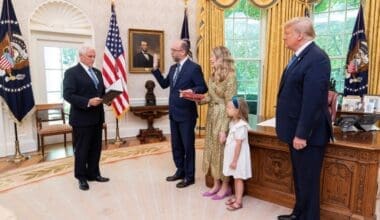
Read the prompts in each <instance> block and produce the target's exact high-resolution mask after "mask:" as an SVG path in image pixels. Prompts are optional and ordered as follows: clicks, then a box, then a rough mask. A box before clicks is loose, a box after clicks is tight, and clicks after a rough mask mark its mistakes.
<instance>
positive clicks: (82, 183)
mask: <svg viewBox="0 0 380 220" xmlns="http://www.w3.org/2000/svg"><path fill="white" fill-rule="evenodd" d="M79 189H81V190H89V189H90V186H89V185H88V183H87V180H79Z"/></svg>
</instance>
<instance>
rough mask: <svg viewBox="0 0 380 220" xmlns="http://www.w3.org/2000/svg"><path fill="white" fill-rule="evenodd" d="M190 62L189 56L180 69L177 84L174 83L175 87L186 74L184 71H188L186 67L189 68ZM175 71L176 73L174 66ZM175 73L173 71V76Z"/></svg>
mask: <svg viewBox="0 0 380 220" xmlns="http://www.w3.org/2000/svg"><path fill="white" fill-rule="evenodd" d="M189 62H190V61H189V58H188V59H187V60H186V61H185V62H184V63H183V65H182V67H181V70H180V71H179V73H178V76H177V80H176V83H175V85H173V86H174V87H175V86H176V85H178V83H179V82H180V81H181V78H182V76H183V75H184V73H185V72H186V68H187V65H188V63H189ZM174 73H175V67H174ZM174 73H173V76H172V77H174ZM172 82H173V80H172Z"/></svg>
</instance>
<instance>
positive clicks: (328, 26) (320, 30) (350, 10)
mask: <svg viewBox="0 0 380 220" xmlns="http://www.w3.org/2000/svg"><path fill="white" fill-rule="evenodd" d="M359 4H360V0H322V1H321V2H320V3H318V4H316V5H315V7H314V13H313V16H314V25H315V31H316V32H317V38H316V42H317V44H318V45H319V46H320V47H321V48H322V49H324V50H325V51H326V53H327V54H328V55H329V57H330V59H331V78H334V79H335V80H336V87H335V88H336V91H337V92H339V93H342V92H343V89H344V77H345V65H346V56H347V50H348V46H349V44H350V39H351V35H352V30H353V27H354V25H355V20H356V16H357V13H358V10H359Z"/></svg>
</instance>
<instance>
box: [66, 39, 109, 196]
mask: <svg viewBox="0 0 380 220" xmlns="http://www.w3.org/2000/svg"><path fill="white" fill-rule="evenodd" d="M94 61H95V49H94V48H92V47H82V48H80V49H79V63H78V64H77V65H76V66H74V67H71V68H70V69H68V70H67V71H66V72H65V77H64V79H63V97H64V99H65V100H66V101H67V102H69V103H70V117H69V123H70V125H71V126H72V127H73V148H74V156H75V166H74V175H75V178H77V179H78V181H79V189H81V190H88V189H89V185H88V183H87V181H97V182H107V181H109V178H106V177H102V176H101V175H100V170H99V160H100V153H101V150H102V126H103V123H104V110H103V104H102V99H101V98H100V97H102V96H103V95H104V91H105V90H104V84H103V78H102V74H101V73H100V71H99V70H98V69H95V68H94V67H93V64H94Z"/></svg>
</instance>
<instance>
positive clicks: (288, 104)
mask: <svg viewBox="0 0 380 220" xmlns="http://www.w3.org/2000/svg"><path fill="white" fill-rule="evenodd" d="M314 38H315V32H314V28H313V24H312V21H311V20H310V18H306V17H299V18H294V19H292V20H290V21H288V22H287V23H286V24H285V26H284V37H283V39H284V43H285V46H286V47H287V48H288V49H290V50H292V51H294V52H295V56H293V58H292V59H291V61H290V62H289V64H288V65H287V67H286V68H285V70H284V72H283V74H282V78H281V82H280V87H279V92H278V95H277V107H276V132H277V136H278V138H279V139H280V140H282V141H284V142H286V143H288V145H289V150H290V156H291V162H292V167H293V179H294V188H295V196H296V203H295V206H294V208H293V212H292V213H291V214H290V215H282V216H278V219H279V220H288V219H297V220H314V219H319V218H320V217H319V216H320V214H319V213H320V210H319V209H320V208H319V182H320V173H321V168H322V162H323V156H324V153H325V148H326V145H327V143H328V141H329V140H330V138H332V128H331V116H330V113H329V110H328V104H327V94H328V90H329V79H330V72H331V66H330V60H329V57H328V56H327V55H326V53H325V52H324V51H323V50H322V49H320V48H319V47H318V46H317V45H316V44H315V43H314V42H313V39H314Z"/></svg>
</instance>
